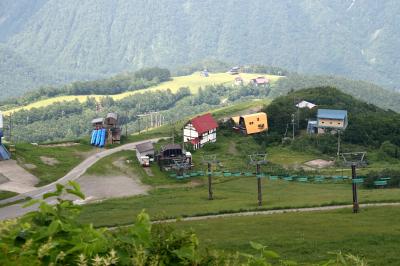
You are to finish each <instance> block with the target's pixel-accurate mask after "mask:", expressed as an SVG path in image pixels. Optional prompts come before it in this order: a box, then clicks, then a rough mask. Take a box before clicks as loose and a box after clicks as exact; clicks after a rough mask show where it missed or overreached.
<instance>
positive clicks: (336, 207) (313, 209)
mask: <svg viewBox="0 0 400 266" xmlns="http://www.w3.org/2000/svg"><path fill="white" fill-rule="evenodd" d="M389 206H396V207H397V206H400V202H391V203H365V204H360V205H359V207H360V209H361V211H362V208H369V207H389ZM350 208H353V205H350V204H349V205H333V206H323V207H311V208H288V209H279V210H265V211H247V212H246V211H245V212H235V213H224V214H213V215H203V216H191V217H185V218H178V219H166V220H158V221H153V223H175V222H186V221H201V220H208V219H219V218H231V217H243V216H255V215H273V214H284V213H298V212H299V213H303V212H321V211H332V210H340V209H350ZM355 215H356V214H355ZM126 226H129V225H126ZM111 228H113V227H111Z"/></svg>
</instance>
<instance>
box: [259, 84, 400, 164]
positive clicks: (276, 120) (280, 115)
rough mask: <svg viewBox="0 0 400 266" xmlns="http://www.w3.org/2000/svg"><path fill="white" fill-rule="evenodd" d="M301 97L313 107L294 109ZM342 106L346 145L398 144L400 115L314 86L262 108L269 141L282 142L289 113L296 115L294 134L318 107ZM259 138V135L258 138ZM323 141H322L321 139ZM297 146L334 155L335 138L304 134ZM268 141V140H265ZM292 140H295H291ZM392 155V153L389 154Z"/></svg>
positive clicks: (298, 131) (373, 145)
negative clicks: (346, 112) (313, 148)
mask: <svg viewBox="0 0 400 266" xmlns="http://www.w3.org/2000/svg"><path fill="white" fill-rule="evenodd" d="M302 100H305V101H308V102H311V103H315V104H317V105H318V107H315V108H313V109H311V110H310V109H308V108H305V109H299V110H298V109H297V108H296V106H295V103H297V102H300V101H302ZM318 108H322V109H323V108H325V109H342V110H347V111H348V120H349V125H348V127H347V129H346V130H345V131H344V132H342V133H341V135H342V140H343V141H344V142H346V143H348V144H354V145H360V146H364V147H371V148H374V149H377V148H379V147H381V145H389V146H390V145H392V146H393V147H394V149H395V150H396V149H398V148H399V147H400V114H398V113H396V112H394V111H391V110H384V109H381V108H379V107H376V106H375V105H372V104H368V103H366V102H363V101H360V100H357V99H355V98H354V97H352V96H351V95H348V94H345V93H343V92H341V91H339V90H338V89H335V88H332V87H317V88H309V89H303V90H299V91H295V92H291V93H289V94H288V95H286V96H281V97H278V98H276V99H275V100H274V101H272V102H271V104H269V105H268V106H267V107H266V108H265V109H264V111H265V112H266V113H267V114H268V117H269V119H268V121H269V126H270V131H269V136H267V138H268V139H269V140H274V141H276V142H281V138H282V136H283V134H284V133H285V132H286V130H287V126H288V125H290V129H291V121H292V114H294V115H295V120H296V121H295V122H297V119H298V121H299V123H298V125H299V126H298V127H297V123H295V124H296V131H295V133H296V135H302V134H304V131H305V129H306V128H307V122H308V120H315V119H316V114H317V109H318ZM260 139H261V138H260ZM324 140H325V141H324ZM298 142H300V143H301V144H299V143H297V144H295V145H298V147H299V148H300V147H303V148H304V147H317V148H318V149H320V150H321V151H322V152H326V153H331V154H334V153H335V151H336V145H335V142H336V137H334V136H324V137H321V136H318V135H314V136H312V135H311V136H308V135H304V136H302V137H301V138H300V140H299V141H298ZM267 143H271V142H270V141H267ZM294 143H295V142H294ZM392 156H395V152H393V153H392Z"/></svg>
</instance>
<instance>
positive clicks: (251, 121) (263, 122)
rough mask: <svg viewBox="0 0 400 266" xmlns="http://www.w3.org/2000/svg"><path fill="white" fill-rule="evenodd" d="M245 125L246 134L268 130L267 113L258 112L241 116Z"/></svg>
mask: <svg viewBox="0 0 400 266" xmlns="http://www.w3.org/2000/svg"><path fill="white" fill-rule="evenodd" d="M241 119H243V121H244V125H245V126H246V133H247V134H254V133H259V132H263V131H266V130H268V119H267V114H266V113H263V112H260V113H254V114H249V115H243V116H241Z"/></svg>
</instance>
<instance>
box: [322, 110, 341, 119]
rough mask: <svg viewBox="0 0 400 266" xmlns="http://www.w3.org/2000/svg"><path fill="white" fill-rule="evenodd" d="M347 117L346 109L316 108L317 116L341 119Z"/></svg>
mask: <svg viewBox="0 0 400 266" xmlns="http://www.w3.org/2000/svg"><path fill="white" fill-rule="evenodd" d="M346 117H347V111H346V110H333V109H318V113H317V118H327V119H342V120H344V119H345V118H346Z"/></svg>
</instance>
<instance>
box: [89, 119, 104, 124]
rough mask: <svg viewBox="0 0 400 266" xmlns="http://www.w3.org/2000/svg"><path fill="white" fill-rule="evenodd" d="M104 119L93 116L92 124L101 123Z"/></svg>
mask: <svg viewBox="0 0 400 266" xmlns="http://www.w3.org/2000/svg"><path fill="white" fill-rule="evenodd" d="M103 121H104V119H103V118H95V119H93V120H92V124H99V123H103Z"/></svg>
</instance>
